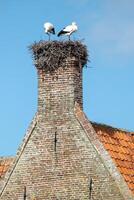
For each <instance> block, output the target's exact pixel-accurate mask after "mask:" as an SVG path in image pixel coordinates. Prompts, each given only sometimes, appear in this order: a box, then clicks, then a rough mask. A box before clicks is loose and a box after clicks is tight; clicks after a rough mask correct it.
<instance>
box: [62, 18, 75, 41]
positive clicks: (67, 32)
mask: <svg viewBox="0 0 134 200" xmlns="http://www.w3.org/2000/svg"><path fill="white" fill-rule="evenodd" d="M77 30H78V26H77V24H76V23H75V22H72V24H71V25H69V26H66V27H65V28H63V29H62V30H61V31H60V32H59V33H58V37H59V36H61V35H67V36H68V37H69V40H70V35H71V34H72V33H74V32H76V31H77Z"/></svg>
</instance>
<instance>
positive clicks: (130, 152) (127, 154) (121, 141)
mask: <svg viewBox="0 0 134 200" xmlns="http://www.w3.org/2000/svg"><path fill="white" fill-rule="evenodd" d="M92 126H93V127H94V129H95V131H96V133H97V135H98V136H99V139H100V141H101V142H102V143H103V145H104V147H105V149H106V150H107V151H108V152H109V154H110V155H111V157H112V159H113V161H114V162H115V164H116V166H117V167H118V169H119V171H120V173H121V174H122V175H123V177H124V179H125V181H126V182H127V184H128V187H129V189H130V190H131V191H132V192H133V194H134V132H132V133H130V132H127V131H124V130H121V129H116V128H113V127H110V126H106V125H103V124H97V123H92Z"/></svg>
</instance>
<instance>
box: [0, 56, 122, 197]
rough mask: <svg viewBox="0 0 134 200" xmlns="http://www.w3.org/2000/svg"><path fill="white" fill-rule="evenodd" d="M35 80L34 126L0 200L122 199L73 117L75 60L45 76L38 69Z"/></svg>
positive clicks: (78, 83) (78, 98) (78, 91)
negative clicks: (36, 81)
mask: <svg viewBox="0 0 134 200" xmlns="http://www.w3.org/2000/svg"><path fill="white" fill-rule="evenodd" d="M38 79H39V95H38V114H37V118H36V122H35V123H34V126H33V127H32V128H31V129H30V131H28V133H27V134H26V136H25V138H24V142H23V144H22V148H20V149H19V151H18V154H17V157H16V160H15V162H14V165H13V166H12V169H10V171H9V172H8V174H7V176H6V182H5V184H4V187H3V190H2V193H1V195H0V199H1V200H9V199H10V200H23V199H24V198H23V195H24V187H26V195H27V200H32V199H36V200H49V199H51V200H52V199H53V200H69V199H70V200H89V199H92V200H98V199H102V200H113V199H115V200H123V199H125V198H124V197H123V196H122V194H121V192H120V190H119V187H118V186H117V184H116V183H115V181H114V179H113V178H112V176H111V174H110V173H109V171H108V169H107V168H106V166H105V165H104V162H103V161H102V159H101V157H100V155H99V154H98V152H97V151H96V149H95V147H94V145H93V144H92V141H90V140H89V138H88V137H87V134H86V132H85V131H84V129H83V127H82V126H81V124H80V123H79V121H78V119H77V118H76V116H75V113H74V107H75V102H77V103H78V104H80V107H81V108H82V68H81V66H80V65H79V63H78V61H77V59H75V58H72V59H71V58H69V59H68V60H67V61H65V63H64V65H63V67H59V68H58V69H57V70H56V71H54V72H51V73H50V72H44V71H43V70H41V69H40V70H39V69H38ZM91 132H92V127H91ZM91 180H92V182H93V184H92V185H91ZM91 186H92V187H91Z"/></svg>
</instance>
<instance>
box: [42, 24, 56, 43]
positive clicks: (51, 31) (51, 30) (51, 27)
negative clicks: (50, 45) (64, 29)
mask: <svg viewBox="0 0 134 200" xmlns="http://www.w3.org/2000/svg"><path fill="white" fill-rule="evenodd" d="M44 29H45V33H46V34H48V36H49V41H50V35H51V34H55V29H54V25H53V24H51V23H50V22H46V23H45V24H44Z"/></svg>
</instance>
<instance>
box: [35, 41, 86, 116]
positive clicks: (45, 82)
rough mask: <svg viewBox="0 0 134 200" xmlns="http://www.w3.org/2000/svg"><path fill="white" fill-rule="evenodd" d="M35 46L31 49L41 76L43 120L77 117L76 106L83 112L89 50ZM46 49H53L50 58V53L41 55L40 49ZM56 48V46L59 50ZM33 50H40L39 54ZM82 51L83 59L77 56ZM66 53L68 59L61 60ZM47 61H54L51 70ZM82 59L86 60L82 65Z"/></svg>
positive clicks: (61, 44) (61, 45)
mask: <svg viewBox="0 0 134 200" xmlns="http://www.w3.org/2000/svg"><path fill="white" fill-rule="evenodd" d="M34 45H35V46H34ZM34 45H33V47H32V48H33V52H34V57H35V66H36V68H37V72H38V113H39V115H40V117H42V116H43V117H45V118H47V119H48V118H49V120H52V119H54V120H56V119H57V120H58V119H65V118H68V117H70V115H72V114H73V113H74V105H75V103H76V102H77V103H78V104H79V106H80V107H81V109H82V108H83V97H82V96H83V95H82V68H83V65H84V64H85V63H86V59H87V53H86V47H85V46H84V45H82V44H81V43H79V42H70V41H69V42H46V43H41V44H40V45H39V44H34ZM36 45H37V47H36ZM45 45H49V46H50V48H51V46H52V48H53V52H51V53H50V54H51V55H50V54H49V55H48V53H47V52H44V54H43V53H42V51H43V50H42V51H41V49H45ZM53 45H56V48H54V47H53ZM57 46H58V47H57ZM70 47H71V49H70ZM34 48H37V49H38V51H37V49H36V51H35V49H34ZM64 48H65V52H64ZM76 48H78V49H76ZM57 49H58V50H59V51H58V52H57ZM79 49H80V50H81V51H82V52H81V54H83V55H81V57H80V55H79V53H78V52H77V51H78V50H79ZM75 51H76V52H75ZM40 52H41V53H40ZM63 52H64V53H65V55H64V57H63V58H62V53H63ZM68 53H69V54H70V53H71V55H70V56H69V55H68ZM53 54H54V55H56V58H53V60H52V58H51V57H53ZM60 54H61V55H60ZM45 56H48V58H45ZM49 56H50V57H49ZM82 56H83V57H82ZM84 56H85V57H84ZM45 59H46V60H48V59H51V62H53V63H51V66H48V65H49V63H47V62H43V61H44V60H45ZM58 59H59V60H58ZM82 59H83V60H84V59H85V61H84V62H83V60H82ZM40 60H41V61H42V62H40Z"/></svg>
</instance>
